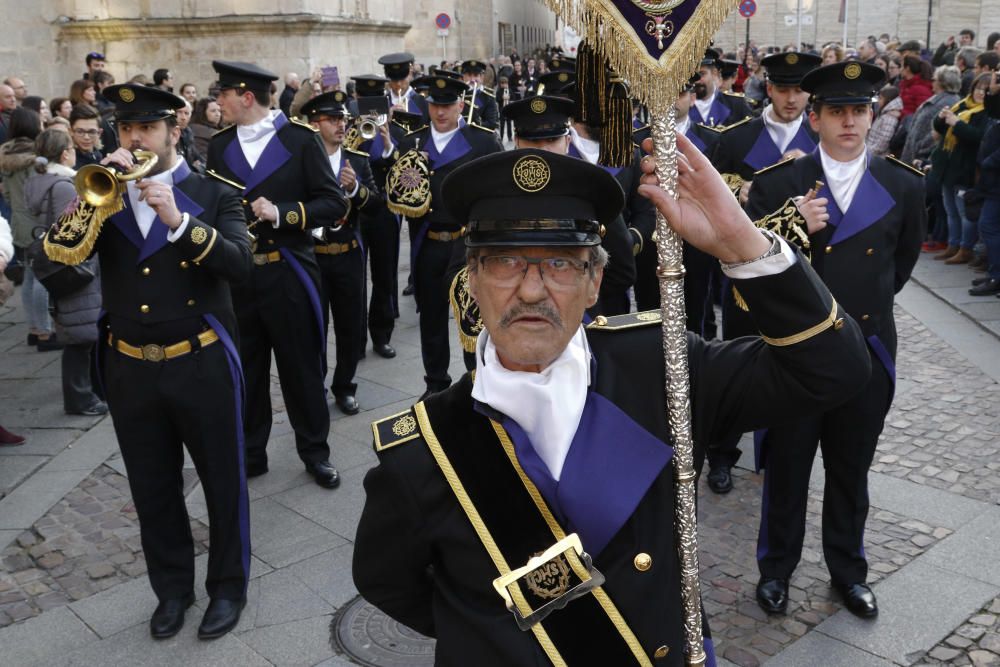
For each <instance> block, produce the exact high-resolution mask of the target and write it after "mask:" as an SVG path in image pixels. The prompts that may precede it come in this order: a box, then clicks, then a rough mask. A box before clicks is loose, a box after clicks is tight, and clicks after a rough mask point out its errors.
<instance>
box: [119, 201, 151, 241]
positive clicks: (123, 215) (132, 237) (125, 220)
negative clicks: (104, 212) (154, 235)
mask: <svg viewBox="0 0 1000 667" xmlns="http://www.w3.org/2000/svg"><path fill="white" fill-rule="evenodd" d="M122 202H123V203H124V204H125V208H123V209H122V210H120V211H118V212H117V213H115V214H114V215H113V216H111V222H112V223H114V226H115V227H117V228H118V231H120V232H121V233H122V234H124V235H125V238H127V239H128V240H129V241H130V242H131V243H132V245H134V246H135V247H136V248H141V247H142V244H143V243H144V242H145V239H143V238H142V232H140V231H139V224H138V223H137V222H136V221H135V214H134V213H133V212H132V204H131V203H130V202H129V198H128V195H127V194H126V195H125V196H124V197H122Z"/></svg>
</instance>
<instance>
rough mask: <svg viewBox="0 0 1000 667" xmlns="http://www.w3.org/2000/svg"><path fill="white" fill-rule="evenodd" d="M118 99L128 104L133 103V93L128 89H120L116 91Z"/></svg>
mask: <svg viewBox="0 0 1000 667" xmlns="http://www.w3.org/2000/svg"><path fill="white" fill-rule="evenodd" d="M118 97H120V98H121V99H122V102H125V103H129V102H134V101H135V93H134V92H132V90H131V89H129V88H122V89H121V90H120V91H118Z"/></svg>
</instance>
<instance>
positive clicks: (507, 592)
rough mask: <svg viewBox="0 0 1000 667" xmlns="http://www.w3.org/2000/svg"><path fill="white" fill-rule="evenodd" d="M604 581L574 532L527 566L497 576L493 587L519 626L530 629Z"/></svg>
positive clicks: (535, 557)
mask: <svg viewBox="0 0 1000 667" xmlns="http://www.w3.org/2000/svg"><path fill="white" fill-rule="evenodd" d="M603 583H604V575H603V574H601V572H600V571H598V570H597V568H595V567H594V564H593V561H592V559H591V557H590V555H589V554H587V553H586V552H585V551H584V550H583V544H582V543H581V542H580V536H579V535H577V534H576V533H571V534H569V535H567V536H566V537H564V538H562V539H561V540H559V541H558V542H556V543H555V544H553V545H552V546H551V547H549V548H548V549H546V550H545V551H543V552H542V553H541V554H539V555H537V556H534V557H533V558H531V559H529V560H528V563H527V565H524V566H523V567H519V568H517V569H516V570H512V571H511V572H509V573H507V574H505V575H503V576H500V577H497V578H496V579H494V580H493V588H494V589H495V590H496V592H497V593H498V594H499V595H500V597H502V598H503V600H504V603H505V604H506V605H507V610H508V611H510V612H511V613H512V614H514V619H515V620H516V621H517V627H519V628H520V629H521V630H530V629H531V628H532V627H533V626H535V625H536V624H538V623H540V622H541V621H543V620H544V619H545V617H547V616H548V615H549V614H551V613H552V612H554V611H556V610H558V609H562V608H563V607H565V606H566V605H567V604H569V603H570V602H571V601H573V600H575V599H576V598H578V597H581V596H583V595H586V594H587V593H589V592H590V591H591V590H593V589H595V588H597V587H598V586H600V585H601V584H603Z"/></svg>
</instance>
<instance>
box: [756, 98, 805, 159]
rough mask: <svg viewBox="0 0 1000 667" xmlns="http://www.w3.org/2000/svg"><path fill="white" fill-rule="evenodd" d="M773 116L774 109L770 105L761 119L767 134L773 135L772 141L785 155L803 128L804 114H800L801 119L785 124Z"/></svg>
mask: <svg viewBox="0 0 1000 667" xmlns="http://www.w3.org/2000/svg"><path fill="white" fill-rule="evenodd" d="M772 114H773V107H772V106H771V105H768V106H767V108H766V109H765V110H764V113H763V114H761V118H762V119H763V120H764V127H765V128H767V133H768V134H769V135H771V141H773V142H774V145H775V146H777V147H778V150H779V151H780V152H781V154H782V155H784V153H785V151H786V150H787V149H788V144H790V143H792V139H794V138H795V135H796V134H797V133H798V131H799V128H800V127H801V126H802V117H803V114H799V117H798V118H796V119H795V120H793V121H792V122H791V123H784V122H782V121H780V120H778V119H776V118H775V117H774V116H773V115H772Z"/></svg>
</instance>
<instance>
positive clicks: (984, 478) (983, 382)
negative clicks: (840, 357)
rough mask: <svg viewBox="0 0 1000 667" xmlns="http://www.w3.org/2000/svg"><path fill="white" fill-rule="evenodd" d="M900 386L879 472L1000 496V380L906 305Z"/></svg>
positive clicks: (996, 499) (997, 499)
mask: <svg viewBox="0 0 1000 667" xmlns="http://www.w3.org/2000/svg"><path fill="white" fill-rule="evenodd" d="M896 322H897V325H898V327H899V349H900V354H899V355H898V356H899V360H898V363H899V365H898V369H897V372H898V374H899V376H900V377H901V378H905V383H901V387H900V389H901V391H898V392H897V395H896V399H895V401H894V402H893V406H892V410H891V411H890V413H889V416H888V418H887V420H886V424H885V430H884V431H883V433H882V439H881V440H880V441H879V447H878V452H877V453H876V455H875V462H874V464H873V466H872V471H873V472H880V473H885V474H887V475H892V476H893V477H900V478H904V479H908V480H910V481H911V482H916V483H917V484H924V485H927V486H931V487H934V488H938V489H943V490H945V491H949V492H950V493H954V494H958V495H962V496H965V497H967V498H973V499H976V500H984V501H988V502H993V503H1000V456H998V452H1000V410H998V409H997V406H998V405H1000V385H997V384H996V383H995V382H992V381H991V380H990V379H989V378H987V377H986V376H984V374H983V373H982V371H980V370H979V369H978V368H976V367H974V366H972V365H971V364H970V363H969V362H968V361H966V359H965V358H964V357H962V356H961V355H960V354H958V352H956V351H955V350H954V349H953V348H951V347H949V346H947V345H943V344H942V342H941V339H940V338H938V337H937V336H935V335H934V334H933V333H932V332H930V331H928V329H927V327H925V326H924V325H923V324H921V323H919V322H917V321H916V320H915V319H914V318H913V317H912V316H911V315H909V314H908V313H906V311H904V310H902V309H900V308H898V307H897V308H896Z"/></svg>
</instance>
